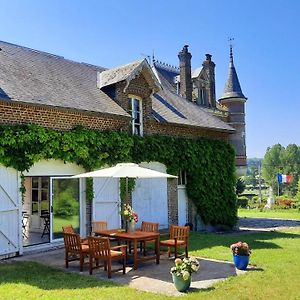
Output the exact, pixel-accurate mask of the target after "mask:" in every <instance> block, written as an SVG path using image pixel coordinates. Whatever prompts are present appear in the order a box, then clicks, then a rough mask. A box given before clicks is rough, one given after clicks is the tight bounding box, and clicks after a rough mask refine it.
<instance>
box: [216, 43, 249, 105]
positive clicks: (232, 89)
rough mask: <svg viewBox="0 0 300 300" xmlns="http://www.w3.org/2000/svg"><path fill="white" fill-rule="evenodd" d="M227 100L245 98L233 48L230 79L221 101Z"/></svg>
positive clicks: (229, 72) (229, 71)
mask: <svg viewBox="0 0 300 300" xmlns="http://www.w3.org/2000/svg"><path fill="white" fill-rule="evenodd" d="M227 98H244V99H246V97H245V96H244V94H243V92H242V89H241V85H240V82H239V78H238V76H237V73H236V70H235V67H234V63H233V54H232V48H231V47H230V62H229V70H228V78H227V82H226V84H225V88H224V92H223V95H222V97H221V98H220V100H221V99H227Z"/></svg>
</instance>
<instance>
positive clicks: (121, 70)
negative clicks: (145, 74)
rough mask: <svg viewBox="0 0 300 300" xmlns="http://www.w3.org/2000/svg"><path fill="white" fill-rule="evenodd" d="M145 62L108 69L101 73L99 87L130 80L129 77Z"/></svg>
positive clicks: (139, 61)
mask: <svg viewBox="0 0 300 300" xmlns="http://www.w3.org/2000/svg"><path fill="white" fill-rule="evenodd" d="M143 61H144V60H143V59H142V60H137V61H134V62H131V63H129V64H126V65H122V66H119V67H116V68H113V69H108V70H105V71H103V72H101V73H100V76H99V87H100V88H102V87H104V86H107V85H111V84H114V83H117V82H120V81H123V80H125V79H127V78H128V76H129V75H130V74H131V73H132V72H133V71H134V70H135V69H136V68H137V67H139V66H140V65H141V63H142V62H143Z"/></svg>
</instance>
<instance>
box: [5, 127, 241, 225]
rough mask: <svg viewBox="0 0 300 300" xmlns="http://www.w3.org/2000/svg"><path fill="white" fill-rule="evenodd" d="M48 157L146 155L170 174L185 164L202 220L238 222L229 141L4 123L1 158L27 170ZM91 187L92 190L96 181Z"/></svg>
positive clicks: (96, 159) (134, 158)
mask: <svg viewBox="0 0 300 300" xmlns="http://www.w3.org/2000/svg"><path fill="white" fill-rule="evenodd" d="M50 158H53V159H61V160H63V161H67V162H73V163H76V164H78V165H82V166H83V167H84V168H85V169H86V170H93V169H97V168H100V167H102V166H104V165H114V164H116V163H118V162H136V163H139V162H142V161H148V162H150V161H158V162H161V163H163V164H165V165H166V166H167V171H168V172H169V173H171V174H178V171H179V170H185V171H186V172H187V186H186V187H187V193H188V197H189V198H190V199H191V200H192V201H193V202H194V204H195V205H196V208H197V211H198V213H199V214H200V216H201V218H202V220H203V221H204V223H210V224H225V225H229V226H233V225H234V224H235V223H236V220H237V207H236V195H235V182H236V178H235V164H234V161H235V154H234V150H233V148H232V147H231V146H230V145H229V144H227V143H225V142H222V141H216V140H206V139H197V140H196V139H184V138H173V137H163V136H145V137H143V138H141V137H137V136H131V135H129V134H127V133H121V132H112V131H110V132H100V131H97V130H91V129H87V128H83V127H81V126H78V127H75V128H74V129H72V130H70V131H55V130H52V129H47V128H43V127H40V126H37V125H16V126H10V125H1V126H0V163H1V164H3V165H5V166H7V167H13V168H15V169H17V170H19V171H21V172H23V171H25V170H28V169H29V168H30V167H31V166H32V165H33V164H34V163H35V162H37V161H39V160H41V159H50ZM89 189H90V190H91V191H92V187H90V188H89ZM90 196H91V198H92V195H90ZM90 196H88V197H90ZM157 209H159V208H157Z"/></svg>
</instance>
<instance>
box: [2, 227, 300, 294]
mask: <svg viewBox="0 0 300 300" xmlns="http://www.w3.org/2000/svg"><path fill="white" fill-rule="evenodd" d="M238 240H245V241H247V242H248V243H249V244H250V246H251V247H252V249H253V253H252V255H251V258H250V263H251V264H254V265H256V266H257V270H256V271H249V272H247V274H246V275H242V276H238V277H231V278H229V279H228V280H226V281H223V282H219V283H217V284H216V285H215V286H214V287H213V288H210V289H208V290H204V291H200V292H195V293H190V294H188V295H187V296H185V297H182V298H174V299H200V300H201V299H207V300H208V299H209V300H211V299H220V300H221V299H222V300H226V299H230V300H232V299H239V300H241V299H272V300H274V299H275V300H276V299H284V300H286V299H300V293H299V288H298V286H299V278H300V259H299V249H300V228H297V229H293V230H292V229H291V230H289V231H280V232H264V233H255V234H249V233H248V234H244V235H243V234H232V235H229V234H219V235H217V234H209V233H192V235H191V239H190V241H191V244H190V250H191V251H190V254H191V255H197V256H202V257H208V258H215V259H222V260H231V259H232V258H231V253H230V250H229V245H230V244H231V243H233V242H236V241H238ZM200 272H201V267H200ZM166 298H167V297H166V296H164V295H156V294H150V293H144V292H138V291H136V290H134V289H130V288H128V287H124V286H118V285H115V284H113V283H111V282H109V281H98V280H96V279H94V278H90V277H88V276H83V275H80V274H71V273H66V272H63V271H59V270H54V269H52V268H48V267H44V266H41V265H38V264H35V263H0V299H25V300H26V299H84V300H88V299H123V300H124V299H135V300H138V299H166ZM170 299H172V298H170Z"/></svg>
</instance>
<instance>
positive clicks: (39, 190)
mask: <svg viewBox="0 0 300 300" xmlns="http://www.w3.org/2000/svg"><path fill="white" fill-rule="evenodd" d="M31 180H32V181H31V197H32V198H31V213H32V214H39V215H40V214H43V213H45V212H47V213H49V177H32V179H31Z"/></svg>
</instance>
